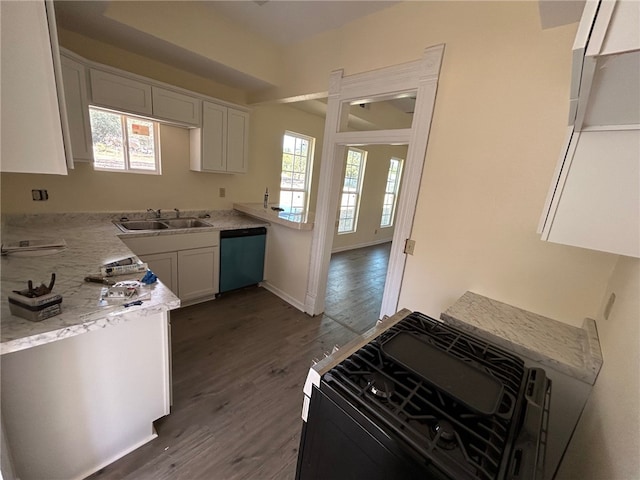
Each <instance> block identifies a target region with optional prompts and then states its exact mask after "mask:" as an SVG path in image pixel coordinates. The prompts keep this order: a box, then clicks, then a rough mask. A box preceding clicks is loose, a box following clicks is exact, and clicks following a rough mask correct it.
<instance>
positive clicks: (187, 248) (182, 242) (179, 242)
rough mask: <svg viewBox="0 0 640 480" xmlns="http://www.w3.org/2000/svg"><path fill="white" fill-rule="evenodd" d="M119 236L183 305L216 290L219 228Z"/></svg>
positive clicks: (217, 282)
mask: <svg viewBox="0 0 640 480" xmlns="http://www.w3.org/2000/svg"><path fill="white" fill-rule="evenodd" d="M120 238H121V239H122V241H123V242H124V243H125V244H126V245H127V246H128V247H129V248H130V249H131V250H132V251H133V252H134V253H135V254H136V255H138V256H139V257H140V258H141V259H142V260H143V261H145V262H147V263H148V264H149V268H150V269H151V270H152V271H153V272H154V273H155V274H156V275H157V276H158V278H159V279H160V281H161V282H162V283H164V284H165V285H167V286H168V287H169V288H170V289H171V291H172V292H173V293H175V294H176V295H177V296H178V297H180V301H181V302H183V305H185V304H187V303H195V302H198V301H206V300H211V299H213V298H214V297H215V295H216V294H217V293H218V292H219V285H220V279H219V274H220V273H219V272H220V267H219V262H220V232H219V231H209V232H197V233H186V234H181V235H155V236H150V237H133V238H127V236H126V235H124V236H122V237H120Z"/></svg>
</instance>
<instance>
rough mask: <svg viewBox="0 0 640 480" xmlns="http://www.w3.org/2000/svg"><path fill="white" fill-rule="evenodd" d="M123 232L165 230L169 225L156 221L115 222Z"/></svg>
mask: <svg viewBox="0 0 640 480" xmlns="http://www.w3.org/2000/svg"><path fill="white" fill-rule="evenodd" d="M115 223H116V226H117V227H119V228H120V230H122V231H123V232H126V231H128V230H165V229H167V228H169V226H168V225H166V224H164V223H162V222H158V221H156V220H132V221H127V222H115Z"/></svg>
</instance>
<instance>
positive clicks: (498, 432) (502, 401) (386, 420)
mask: <svg viewBox="0 0 640 480" xmlns="http://www.w3.org/2000/svg"><path fill="white" fill-rule="evenodd" d="M550 395H551V382H550V380H548V379H547V377H546V375H545V372H544V370H541V369H530V368H526V367H525V366H524V362H523V361H522V360H521V359H520V358H518V357H517V356H515V355H513V354H511V353H509V352H507V351H505V350H503V349H501V348H500V347H497V346H495V345H493V344H491V343H489V342H487V341H486V340H483V339H480V338H477V337H475V336H472V335H469V334H468V333H465V332H463V331H461V330H459V329H456V328H454V327H452V326H449V325H447V324H444V323H442V322H440V321H438V320H435V319H433V318H430V317H428V316H426V315H423V314H421V313H418V312H414V313H411V312H408V311H407V310H405V311H403V312H399V313H398V314H396V315H394V316H393V317H391V318H390V319H388V320H387V321H385V322H383V323H382V324H380V325H378V326H377V327H375V328H374V329H372V330H370V331H369V332H367V333H366V334H364V335H363V338H362V339H361V340H360V342H352V343H351V344H347V345H346V346H345V347H343V349H341V350H340V351H338V352H337V353H335V354H334V355H332V356H330V357H328V358H326V359H325V360H323V361H322V362H320V363H318V364H317V365H315V366H314V367H312V368H311V370H310V372H309V376H308V377H307V382H306V384H305V401H304V405H303V415H302V417H303V420H305V422H304V423H303V430H302V437H301V441H300V452H299V456H298V465H297V472H296V478H297V479H298V480H311V479H318V480H320V479H321V480H327V479H332V480H333V479H335V480H337V479H354V480H355V479H367V480H372V479H380V480H382V479H385V480H388V479H403V480H404V479H421V480H424V479H461V480H462V479H483V480H489V479H542V478H543V477H542V475H543V471H544V468H543V467H544V452H545V443H546V435H547V424H548V416H549V401H550Z"/></svg>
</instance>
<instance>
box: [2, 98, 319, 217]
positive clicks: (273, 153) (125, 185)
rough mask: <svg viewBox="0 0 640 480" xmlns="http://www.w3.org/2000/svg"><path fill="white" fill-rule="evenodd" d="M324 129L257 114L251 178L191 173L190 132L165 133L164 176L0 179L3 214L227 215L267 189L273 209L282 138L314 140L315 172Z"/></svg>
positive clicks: (77, 174) (296, 118) (298, 115)
mask: <svg viewBox="0 0 640 480" xmlns="http://www.w3.org/2000/svg"><path fill="white" fill-rule="evenodd" d="M323 127H324V121H323V119H321V118H319V117H317V116H314V115H311V114H308V113H305V112H302V111H300V110H297V109H295V108H291V107H288V106H285V105H277V106H263V107H256V108H255V109H254V110H253V111H252V112H251V120H250V141H249V173H248V174H246V175H226V174H217V173H199V172H192V171H191V170H189V131H188V130H187V129H183V128H177V127H173V126H169V125H162V126H161V129H160V143H161V155H162V160H161V161H162V175H139V174H126V173H111V172H97V171H94V170H93V168H92V167H91V165H90V164H88V163H77V164H76V168H75V169H74V170H71V171H70V172H69V175H67V176H58V175H32V174H15V173H2V174H1V175H0V183H1V185H0V187H1V192H0V193H1V200H2V204H1V205H2V213H5V214H6V213H50V212H111V211H134V210H145V209H147V208H161V209H163V210H169V211H171V210H172V209H173V208H179V209H181V210H186V209H211V210H214V209H216V210H217V209H230V208H232V205H233V203H234V202H262V197H263V194H264V190H265V188H266V187H268V188H269V191H270V192H273V193H274V194H275V196H274V197H272V199H273V201H274V202H275V201H277V193H276V192H278V190H279V182H280V173H279V169H280V165H281V160H282V135H283V134H284V131H285V130H287V129H289V130H294V131H297V132H299V133H304V134H307V135H311V136H319V139H318V142H317V143H316V162H315V165H314V169H315V170H316V172H317V171H318V169H319V165H320V156H321V153H322V152H321V150H322V148H321V147H322V130H323ZM314 177H315V179H316V188H315V189H314V191H315V190H317V177H318V175H315V176H314ZM220 188H225V189H226V197H225V198H220V197H219V189H220ZM32 189H47V191H48V193H49V200H47V201H45V202H34V201H33V200H32V199H31V190H32Z"/></svg>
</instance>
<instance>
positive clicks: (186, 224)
mask: <svg viewBox="0 0 640 480" xmlns="http://www.w3.org/2000/svg"><path fill="white" fill-rule="evenodd" d="M162 223H165V224H167V225H168V226H169V228H200V227H211V226H212V225H211V224H210V223H207V222H205V221H203V220H200V219H198V218H172V219H169V220H162Z"/></svg>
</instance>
